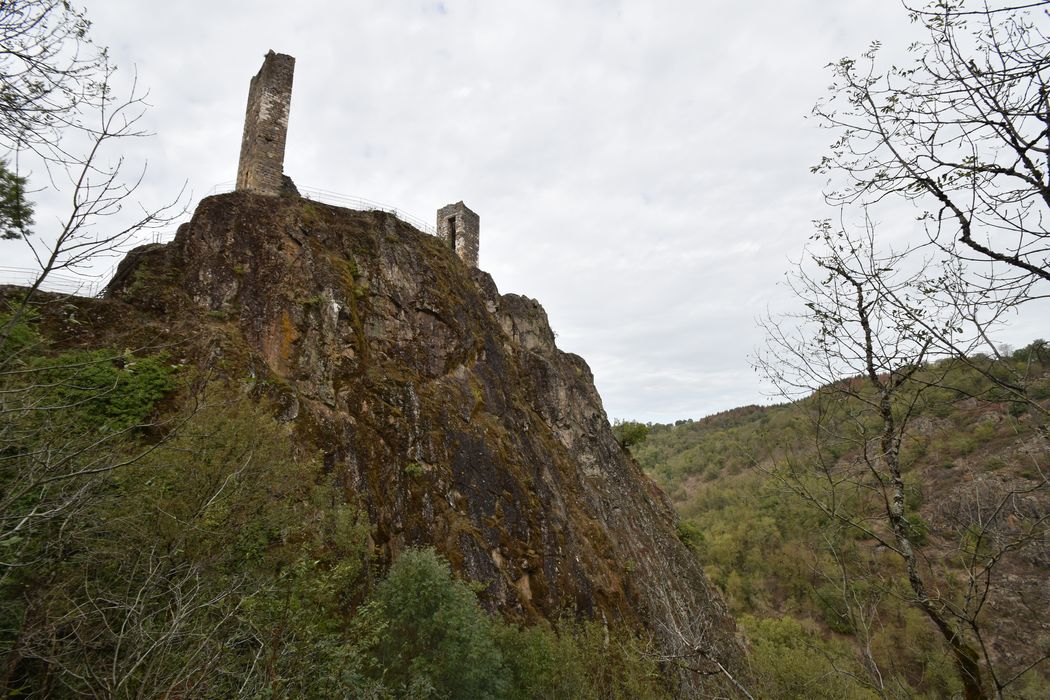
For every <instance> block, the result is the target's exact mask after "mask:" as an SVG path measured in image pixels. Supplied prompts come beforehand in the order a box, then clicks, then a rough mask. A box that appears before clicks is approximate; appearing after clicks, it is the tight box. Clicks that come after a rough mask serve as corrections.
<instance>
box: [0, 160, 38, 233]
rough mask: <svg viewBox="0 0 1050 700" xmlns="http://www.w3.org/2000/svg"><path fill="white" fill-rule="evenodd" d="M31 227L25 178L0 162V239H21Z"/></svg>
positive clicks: (31, 218)
mask: <svg viewBox="0 0 1050 700" xmlns="http://www.w3.org/2000/svg"><path fill="white" fill-rule="evenodd" d="M32 225H33V206H32V204H30V203H29V202H28V201H27V200H26V178H24V177H20V176H18V175H16V174H15V173H13V172H11V171H10V170H8V168H7V164H6V163H4V162H3V161H0V238H4V239H12V238H23V237H25V236H28V235H29V227H30V226H32Z"/></svg>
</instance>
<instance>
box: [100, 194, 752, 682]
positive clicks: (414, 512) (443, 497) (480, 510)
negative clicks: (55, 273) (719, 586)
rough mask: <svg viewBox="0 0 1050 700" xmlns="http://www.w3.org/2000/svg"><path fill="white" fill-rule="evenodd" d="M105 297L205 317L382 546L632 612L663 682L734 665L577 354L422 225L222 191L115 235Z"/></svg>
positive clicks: (591, 608)
mask: <svg viewBox="0 0 1050 700" xmlns="http://www.w3.org/2000/svg"><path fill="white" fill-rule="evenodd" d="M108 296H109V297H110V298H111V299H113V300H114V303H122V304H127V305H130V306H131V307H135V308H136V309H137V310H138V312H140V313H145V314H148V315H150V316H152V317H154V318H163V319H165V322H166V323H168V324H170V325H171V327H173V328H175V327H178V328H187V329H188V328H200V329H204V331H201V332H199V333H197V334H196V337H197V338H198V341H195V342H199V343H206V344H207V345H208V347H207V348H206V349H205V350H202V354H206V355H207V356H208V357H210V358H212V360H213V361H215V362H216V363H217V366H222V367H224V368H225V371H227V372H230V371H236V372H243V373H244V375H245V376H246V377H248V378H250V379H249V381H250V382H252V383H253V384H254V386H255V387H256V390H257V391H259V392H262V393H266V394H268V395H270V396H272V397H274V398H275V399H276V401H277V404H278V405H279V406H280V407H281V408H280V410H281V418H282V420H285V421H289V422H291V423H292V424H293V425H294V427H295V431H296V434H297V435H298V436H300V439H301V444H302V445H303V448H304V449H313V448H319V449H320V450H321V451H323V454H324V458H325V464H326V467H327V468H328V469H329V470H330V472H331V473H332V474H333V475H334V477H335V478H336V479H337V480H338V482H339V483H341V484H342V485H343V487H344V488H345V493H346V497H347V498H348V499H350V500H351V501H353V502H356V503H360V504H361V506H362V507H363V508H365V509H366V510H367V512H368V514H369V516H370V519H371V521H372V522H373V523H374V526H375V530H374V534H373V538H374V541H375V544H376V546H377V549H378V550H379V551H381V552H382V553H383V555H384V556H385V557H387V558H393V557H394V556H396V554H397V553H398V552H399V551H401V550H403V549H405V548H406V547H411V546H415V545H433V546H435V547H436V548H437V549H438V550H439V551H440V552H442V553H443V554H444V555H445V556H446V557H448V559H449V560H450V561H451V562H452V564H453V566H454V568H456V569H457V570H458V571H459V572H460V573H461V574H462V575H463V576H464V577H466V578H468V579H471V580H474V581H477V582H481V583H483V584H485V586H486V587H485V588H484V590H483V591H482V592H481V594H480V596H481V599H482V601H483V602H484V604H485V605H486V606H487V607H489V608H490V609H492V610H498V611H500V612H502V613H503V614H504V615H507V616H510V617H516V618H519V619H522V620H525V621H529V620H536V619H538V618H547V619H554V618H556V617H558V616H560V615H566V614H568V615H574V614H579V615H584V616H588V617H594V618H597V619H605V620H609V621H613V620H617V621H626V622H627V623H628V624H631V625H632V626H635V627H636V628H639V629H644V630H647V631H648V632H649V633H650V634H651V635H652V636H653V637H654V639H655V640H656V641H657V644H658V646H659V647H660V648H661V649H662V651H663V653H664V654H665V655H667V656H668V657H671V656H680V657H681V658H682V659H683V660H685V661H686V662H688V665H690V666H692V667H694V669H696V671H692V672H685V671H682V672H680V681H681V682H682V683H684V685H683V686H682V688H683V691H682V692H683V694H690V693H691V692H693V691H696V690H697V689H698V688H700V687H701V686H702V685H704V684H707V685H712V686H713V685H716V684H721V683H723V682H727V681H726V680H725V678H724V674H723V673H721V671H720V670H719V664H721V665H723V666H725V667H727V668H729V669H730V670H732V669H739V667H740V665H741V663H742V660H741V659H742V656H741V653H740V651H739V649H738V646H737V644H736V642H735V640H734V627H733V623H732V621H731V619H730V617H729V616H728V614H727V612H726V609H725V606H724V604H723V603H722V601H721V599H720V598H719V596H718V594H717V593H716V592H715V591H714V590H713V589H712V588H711V586H710V585H709V584H708V582H707V581H706V579H705V578H704V575H703V573H702V571H701V569H700V566H699V565H698V563H697V562H696V560H695V558H694V556H693V555H692V554H691V553H690V552H689V551H688V550H687V549H686V548H685V547H684V546H683V545H682V543H681V542H680V541H679V539H678V538H677V537H676V531H675V519H674V515H673V512H672V510H671V507H670V504H669V502H668V501H667V499H666V498H665V497H664V495H663V494H662V493H661V492H660V491H659V490H658V489H657V488H656V487H655V486H654V485H653V483H652V482H651V481H650V480H649V479H648V478H647V477H646V476H645V475H643V474H642V472H641V471H640V469H639V468H638V466H637V464H636V463H635V462H634V461H633V460H632V459H631V458H630V457H629V456H628V454H627V453H626V452H625V451H624V450H623V449H621V447H620V446H619V444H618V443H617V441H616V440H615V438H614V437H613V435H612V432H611V430H610V426H609V422H608V419H607V417H606V415H605V412H604V410H603V409H602V404H601V399H600V398H599V396H598V394H597V392H596V391H595V388H594V383H593V378H592V376H591V373H590V370H589V369H588V367H587V364H586V363H585V362H584V361H583V360H582V359H581V358H580V357H578V356H576V355H572V354H569V353H564V352H562V351H560V350H558V348H557V347H556V345H555V341H554V336H553V333H552V332H551V329H550V327H549V325H548V322H547V317H546V314H545V313H544V311H543V308H542V307H541V306H540V305H539V304H538V303H537V302H536V301H534V300H531V299H528V298H525V297H521V296H517V295H513V294H504V295H501V294H500V293H499V292H498V291H497V289H496V285H495V284H494V283H493V280H492V279H491V277H490V276H489V275H488V274H486V273H484V272H481V271H478V270H471V269H470V268H468V267H467V266H466V265H464V264H463V263H462V262H461V261H460V260H459V259H458V258H456V257H455V256H454V255H453V253H452V252H451V251H449V250H447V249H446V248H445V247H444V246H443V245H442V243H441V242H440V241H439V240H438V239H436V238H433V237H431V236H427V235H424V234H423V233H420V232H419V231H417V230H416V229H414V228H412V227H411V226H409V225H407V224H405V223H403V222H401V221H399V220H397V219H396V218H394V217H393V216H391V215H389V214H386V213H382V212H355V211H350V210H346V209H340V208H336V207H329V206H326V205H323V204H319V203H315V202H309V201H307V200H302V199H299V198H297V197H280V198H277V197H263V196H258V195H251V194H245V193H233V194H226V195H220V196H216V197H210V198H208V199H205V200H204V201H202V202H201V204H200V206H199V207H198V209H197V211H196V212H195V214H194V215H193V218H192V220H191V221H190V222H189V223H187V224H184V225H183V226H182V227H181V228H180V229H179V231H178V235H177V236H176V238H175V240H174V242H172V243H171V244H168V245H154V246H147V247H145V248H142V249H138V250H136V251H134V252H133V253H132V254H131V255H129V256H128V258H127V259H126V260H125V262H124V263H123V264H122V265H121V267H120V269H119V271H118V274H117V276H116V277H115V278H114V280H113V282H112V283H111V285H110V288H109V290H108ZM697 671H698V672H697ZM712 689H713V688H712Z"/></svg>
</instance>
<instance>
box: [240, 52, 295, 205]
mask: <svg viewBox="0 0 1050 700" xmlns="http://www.w3.org/2000/svg"><path fill="white" fill-rule="evenodd" d="M294 71H295V59H294V58H292V57H291V56H286V55H285V54H283V53H274V52H273V51H270V52H269V53H267V54H266V58H264V59H263V64H262V68H260V69H259V72H258V73H257V74H256V76H255V77H254V78H252V82H251V87H249V88H248V110H247V111H246V112H245V115H244V136H243V137H242V139H241V160H240V164H239V165H238V166H237V189H238V190H247V191H249V192H255V193H256V194H268V195H278V194H280V193H281V186H282V183H283V176H284V142H285V138H286V136H287V134H288V110H289V108H290V107H291V103H292V73H293V72H294Z"/></svg>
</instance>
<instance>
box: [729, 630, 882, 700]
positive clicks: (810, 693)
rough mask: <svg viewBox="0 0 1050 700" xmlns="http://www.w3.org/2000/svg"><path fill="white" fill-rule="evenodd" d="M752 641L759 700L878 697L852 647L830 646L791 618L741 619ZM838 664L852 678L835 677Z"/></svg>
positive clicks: (845, 676) (843, 675) (834, 643)
mask: <svg viewBox="0 0 1050 700" xmlns="http://www.w3.org/2000/svg"><path fill="white" fill-rule="evenodd" d="M740 624H741V626H742V627H743V628H744V630H745V632H746V633H747V636H748V638H749V640H750V642H751V668H752V671H753V672H754V677H755V682H756V686H757V687H756V690H757V691H758V696H760V697H765V698H807V699H810V698H812V699H813V700H818V699H819V698H827V700H846V699H855V700H868V699H872V700H874V699H875V698H878V697H879V695H878V694H877V693H875V692H874V691H873V690H872V689H870V688H868V687H865V686H864V685H863V684H862V683H860V682H859V681H858V680H857V678H858V677H861V676H862V672H861V669H859V668H857V664H856V661H855V660H854V658H853V656H852V654H851V653H850V650H849V648H848V647H847V646H846V645H844V644H841V643H836V642H833V641H826V640H824V639H822V638H821V637H820V635H818V634H816V633H815V632H814V631H813V630H811V629H807V628H806V627H804V626H803V625H802V623H801V622H799V621H798V620H795V619H793V618H791V617H781V618H765V619H759V618H756V617H753V616H751V615H747V616H744V617H743V618H741V620H740ZM832 664H834V665H835V666H836V667H838V668H841V669H843V670H844V671H846V673H829V667H830V666H831V665H832Z"/></svg>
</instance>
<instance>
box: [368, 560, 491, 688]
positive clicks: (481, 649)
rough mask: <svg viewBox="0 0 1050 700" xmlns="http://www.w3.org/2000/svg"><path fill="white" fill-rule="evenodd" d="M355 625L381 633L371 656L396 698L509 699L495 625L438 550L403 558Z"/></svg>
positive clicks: (391, 571) (378, 676)
mask: <svg viewBox="0 0 1050 700" xmlns="http://www.w3.org/2000/svg"><path fill="white" fill-rule="evenodd" d="M356 623H357V624H358V625H360V626H363V627H364V628H366V629H369V630H372V631H378V634H377V638H376V640H375V642H374V643H373V645H372V646H371V648H370V652H371V653H372V654H374V657H375V664H374V667H375V672H376V677H377V678H381V679H382V680H383V682H384V683H386V684H388V685H391V686H392V687H393V688H394V689H395V690H396V691H397V692H401V693H405V694H406V695H409V696H417V697H418V696H426V697H450V698H479V699H481V698H498V697H503V696H504V695H505V693H506V692H507V687H508V680H509V678H508V674H507V672H506V670H505V669H504V663H503V655H502V653H501V652H500V650H499V647H498V646H497V645H496V642H495V638H494V635H493V628H492V622H491V621H490V620H489V618H488V617H487V616H486V615H485V612H484V611H483V610H482V609H481V607H480V605H478V601H477V597H476V596H475V595H474V593H473V591H471V589H470V587H469V586H468V585H467V584H465V583H464V582H462V581H459V580H456V579H454V578H452V573H451V570H450V569H449V566H448V563H447V562H446V561H444V560H443V559H441V558H440V557H438V556H437V554H435V553H434V551H433V550H430V549H423V550H409V551H406V552H405V553H403V554H402V555H401V556H400V557H399V558H398V559H397V561H396V562H394V565H393V566H392V567H391V569H390V573H389V574H388V575H387V577H386V579H385V580H384V581H383V582H382V583H380V584H379V586H378V587H377V588H376V592H375V595H374V596H373V597H372V599H371V600H370V601H369V603H368V605H367V606H366V607H365V608H364V609H363V610H362V611H361V612H360V614H359V615H358V618H357V621H356ZM424 689H427V690H426V692H424Z"/></svg>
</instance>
